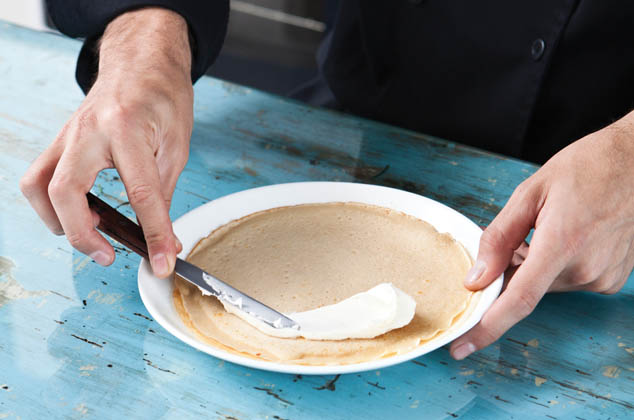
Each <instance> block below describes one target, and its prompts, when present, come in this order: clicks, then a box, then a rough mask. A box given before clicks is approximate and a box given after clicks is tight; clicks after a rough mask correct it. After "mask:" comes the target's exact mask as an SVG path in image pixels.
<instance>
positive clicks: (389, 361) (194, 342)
mask: <svg viewBox="0 0 634 420" xmlns="http://www.w3.org/2000/svg"><path fill="white" fill-rule="evenodd" d="M333 186H337V187H338V188H343V189H345V188H355V189H357V188H358V189H364V188H365V189H368V190H376V191H380V190H389V191H390V194H395V193H396V194H406V195H411V196H415V199H416V200H420V199H422V200H424V201H427V204H428V205H432V206H436V207H438V206H440V207H439V208H440V209H442V210H443V211H445V212H447V211H448V212H450V213H452V214H453V215H454V216H458V217H460V218H462V219H464V221H465V222H467V224H471V225H472V227H475V228H477V229H478V230H479V232H480V234H479V235H478V242H479V236H480V235H481V232H482V231H481V229H480V228H479V227H478V225H476V224H475V223H474V222H473V221H472V220H471V219H469V218H468V217H466V216H465V215H463V214H462V213H460V212H458V211H456V210H454V209H452V208H451V207H449V206H447V205H445V204H443V203H440V202H438V201H436V200H433V199H431V198H429V197H425V196H422V195H419V194H414V193H411V192H408V191H403V190H399V189H396V188H391V187H385V186H381V185H373V184H361V183H353V182H332V181H303V182H290V183H282V184H271V185H266V186H261V187H256V188H250V189H246V190H241V191H237V192H234V193H231V194H227V195H224V196H222V197H218V198H216V199H214V200H211V201H208V202H207V203H204V204H202V205H200V206H198V207H196V208H194V209H192V210H190V211H188V212H186V213H184V214H183V215H181V216H180V217H178V218H177V219H175V220H174V221H173V227H174V230H175V231H176V230H178V228H179V227H180V226H181V225H183V224H185V223H187V221H188V220H189V219H196V218H197V217H198V218H199V216H198V214H199V213H204V212H205V211H207V209H208V208H209V207H213V206H218V205H219V204H220V203H222V204H224V203H225V202H226V201H231V200H236V199H238V200H239V199H241V198H242V197H245V196H246V197H248V196H249V195H254V194H255V195H257V194H258V193H262V192H266V191H272V190H276V189H277V190H284V189H293V188H303V187H305V188H327V187H333ZM312 202H320V201H312ZM321 202H333V200H325V201H321ZM348 202H359V201H358V200H348ZM304 203H308V201H304ZM297 204H302V203H300V202H297V203H296V205H297ZM367 204H371V203H367ZM291 205H292V204H291ZM275 207H281V206H280V205H272V206H271V207H269V208H275ZM395 210H397V211H401V210H398V209H395ZM256 211H258V210H256ZM249 214H250V213H249ZM240 217H242V216H241V215H237V216H236V217H234V218H233V220H236V219H238V218H240ZM227 222H228V221H226V222H222V223H220V224H218V226H221V225H223V224H225V223H227ZM216 227H217V226H216ZM216 227H212V228H211V230H210V231H209V232H208V233H206V234H203V236H201V238H202V237H205V236H207V235H208V234H209V233H210V232H211V231H212V230H213V229H215V228H216ZM196 242H197V241H196ZM183 245H184V248H183V251H182V252H181V253H180V254H179V256H181V257H182V256H184V255H186V254H188V253H189V252H190V250H191V248H193V246H194V245H195V244H193V245H192V244H185V242H184V241H183ZM464 246H465V248H467V246H466V245H464ZM467 252H468V251H467ZM469 254H471V252H469ZM472 257H475V256H474V255H472ZM503 278H504V274H502V275H500V277H498V278H497V279H496V280H494V281H493V282H492V283H491V284H490V285H489V286H487V287H486V288H484V289H482V293H481V295H480V299H479V301H478V303H477V304H476V307H475V308H474V310H473V311H472V313H471V315H470V318H468V319H466V320H465V322H464V323H463V324H462V325H461V327H460V328H459V329H457V331H455V332H453V333H451V334H448V335H447V336H446V337H442V336H440V337H439V338H441V337H442V338H443V339H441V340H440V344H438V343H435V345H434V348H433V349H431V350H426V347H427V346H426V344H428V343H433V342H434V340H435V339H433V340H431V341H430V342H428V343H424V344H423V345H420V346H418V347H416V348H415V349H413V350H411V351H409V352H406V353H403V354H400V355H396V356H390V357H386V358H381V359H376V360H371V361H366V362H361V363H352V364H344V365H316V366H312V365H297V364H284V363H279V362H271V361H266V360H257V359H252V358H249V357H245V356H240V355H237V354H233V353H230V352H227V351H225V350H222V349H220V348H217V347H214V346H211V345H209V344H206V343H203V342H201V341H200V340H198V339H196V338H195V337H194V336H193V335H188V334H185V333H183V331H181V330H180V329H178V328H175V327H174V326H172V322H171V321H170V320H169V319H167V317H166V316H165V314H163V313H162V311H161V310H159V309H158V307H157V305H155V302H154V300H153V298H152V296H151V292H149V291H148V289H147V288H146V286H149V281H150V280H157V281H168V280H169V286H167V287H168V289H169V296H170V298H169V301H170V305H171V306H172V310H174V311H175V308H174V303H173V299H172V297H171V296H172V292H173V288H172V281H171V277H170V278H169V279H158V278H157V277H154V276H153V275H152V274H151V271H150V266H149V263H148V262H147V260H146V259H144V258H143V259H141V262H140V264H139V268H138V271H137V279H138V280H137V284H138V288H139V294H140V297H141V301H142V302H143V305H144V306H145V308H146V310H147V311H148V312H149V314H150V315H151V316H152V318H153V319H155V320H156V321H157V323H158V324H159V325H160V326H161V327H162V328H164V329H165V330H167V332H169V333H170V334H172V335H173V336H174V337H176V338H178V339H179V340H180V341H182V342H183V343H185V344H187V345H189V346H191V347H194V348H195V349H197V350H199V351H201V352H203V353H206V354H208V355H211V356H213V357H216V358H218V359H221V360H225V361H227V362H231V363H235V364H238V365H241V366H246V367H250V368H254V369H260V370H265V371H270V372H279V373H288V374H301V375H332V374H346V373H357V372H364V371H370V370H377V369H382V368H386V367H389V366H393V365H397V364H400V363H403V362H406V361H409V360H413V359H416V358H417V357H420V356H422V355H424V354H427V353H429V352H431V351H434V350H437V349H439V348H440V347H442V346H444V345H446V344H447V343H449V342H451V341H453V340H454V339H455V338H457V337H459V336H461V335H462V334H464V333H465V332H466V331H468V330H470V329H471V328H473V327H474V326H475V325H476V324H477V323H478V322H479V321H480V320H481V318H482V316H483V315H484V313H485V312H486V310H487V309H488V308H489V307H490V306H491V305H492V304H493V302H494V301H495V299H497V297H498V296H499V294H500V291H501V289H502V284H503ZM146 279H147V280H146ZM176 317H177V319H178V322H179V323H180V324H181V325H180V327H182V328H181V329H184V330H187V327H186V326H185V324H184V323H183V322H182V320H181V319H180V317H179V316H178V315H177V316H176Z"/></svg>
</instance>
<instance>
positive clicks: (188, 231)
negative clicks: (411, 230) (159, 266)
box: [139, 182, 502, 375]
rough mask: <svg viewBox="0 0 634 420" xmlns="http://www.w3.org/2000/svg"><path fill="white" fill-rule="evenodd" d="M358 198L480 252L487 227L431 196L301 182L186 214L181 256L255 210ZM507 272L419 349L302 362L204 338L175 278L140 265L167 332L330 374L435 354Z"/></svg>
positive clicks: (274, 366)
mask: <svg viewBox="0 0 634 420" xmlns="http://www.w3.org/2000/svg"><path fill="white" fill-rule="evenodd" d="M328 202H358V203H366V204H373V205H376V206H382V207H387V208H390V209H394V210H397V211H401V212H403V213H406V214H409V215H411V216H414V217H417V218H419V219H421V220H424V221H426V222H428V223H431V224H432V225H433V226H434V227H435V228H436V229H437V230H438V231H439V232H448V233H450V234H451V235H452V236H453V237H454V238H455V239H457V240H458V241H460V242H461V243H462V244H463V245H464V247H465V248H466V249H467V251H468V252H469V253H470V254H471V256H472V257H474V256H476V255H477V253H478V244H479V241H480V235H481V234H482V230H481V229H480V228H479V227H478V226H477V225H476V224H475V223H473V222H472V221H471V220H469V219H468V218H466V217H465V216H463V215H462V214H460V213H458V212H457V211H455V210H452V209H451V208H449V207H447V206H445V205H443V204H440V203H438V202H436V201H434V200H431V199H429V198H425V197H422V196H420V195H416V194H412V193H409V192H405V191H401V190H396V189H393V188H387V187H380V186H376V185H366V184H353V183H344V182H297V183H291V184H277V185H270V186H267V187H261V188H254V189H251V190H246V191H241V192H237V193H234V194H230V195H227V196H225V197H221V198H219V199H217V200H214V201H211V202H209V203H207V204H204V205H202V206H200V207H198V208H196V209H194V210H192V211H190V212H189V213H187V214H185V215H183V216H182V217H180V218H179V219H177V220H176V221H175V222H174V231H175V233H176V235H177V236H178V237H179V239H180V240H181V242H182V243H183V251H182V252H181V253H180V254H179V257H181V258H185V257H186V256H187V254H188V253H189V252H190V251H191V250H192V249H193V247H194V246H195V245H196V243H198V241H199V240H200V239H202V238H204V237H206V236H207V235H209V233H211V232H212V231H213V230H214V229H216V228H218V227H220V226H222V225H224V224H226V223H228V222H230V221H232V220H235V219H239V218H241V217H244V216H246V215H249V214H251V213H255V212H257V211H261V210H267V209H271V208H275V207H282V206H291V205H296V204H306V203H328ZM501 288H502V276H500V277H499V278H498V279H496V280H495V281H494V282H493V283H491V284H490V285H489V286H488V287H487V288H486V289H484V290H483V291H482V293H481V296H480V299H479V301H478V302H477V304H476V307H475V308H474V309H473V311H472V312H471V314H470V315H469V316H468V317H466V318H465V319H460V320H459V322H458V323H456V324H455V325H453V326H452V327H451V328H450V329H449V330H447V331H445V332H444V333H442V334H441V335H439V336H438V337H437V338H435V339H433V340H430V341H428V342H427V343H424V344H422V345H420V346H419V347H416V348H415V349H414V350H412V351H410V352H408V353H405V354H401V355H397V356H392V357H387V358H383V359H379V360H374V361H370V362H363V363H355V364H346V365H327V366H302V365H293V364H284V363H276V362H268V361H265V360H256V359H251V358H248V357H243V356H239V355H236V354H232V353H228V352H226V351H223V350H221V349H219V348H216V347H213V346H211V345H208V344H205V343H202V342H201V341H199V340H198V339H197V338H196V336H195V335H194V333H193V332H191V331H190V330H189V329H188V328H187V327H186V326H185V324H183V322H182V321H181V319H180V317H179V316H178V314H177V312H176V309H175V308H174V304H173V301H172V282H171V281H165V280H160V279H158V278H156V277H154V275H153V274H152V272H151V269H150V265H149V264H148V262H147V261H146V260H145V259H143V260H142V261H141V264H140V265H139V292H140V294H141V299H142V300H143V304H144V305H145V307H146V308H147V310H148V312H149V313H150V314H151V315H152V317H154V319H155V320H156V321H157V322H158V323H159V324H161V326H163V328H165V329H166V330H167V331H169V332H170V333H171V334H173V335H174V336H175V337H177V338H178V339H180V340H182V341H184V342H185V343H187V344H189V345H190V346H192V347H194V348H197V349H198V350H200V351H203V352H205V353H208V354H210V355H212V356H215V357H218V358H220V359H224V360H226V361H229V362H233V363H237V364H240V365H243V366H248V367H252V368H256V369H264V370H270V371H275V372H285V373H294V374H304V375H311V374H313V375H330V374H339V373H351V372H360V371H366V370H375V369H380V368H384V367H387V366H391V365H394V364H397V363H401V362H405V361H407V360H410V359H414V358H416V357H419V356H421V355H423V354H425V353H429V352H430V351H433V350H435V349H437V348H439V347H441V346H443V345H445V344H447V343H449V342H451V341H453V340H454V339H456V338H457V337H459V336H461V335H462V334H464V333H465V332H466V331H468V330H469V329H471V328H472V327H473V326H474V325H476V324H477V323H478V321H480V319H481V318H482V315H483V314H484V312H485V311H486V310H487V309H488V308H489V306H491V304H492V303H493V301H494V300H495V299H496V298H497V296H498V295H499V293H500V290H501Z"/></svg>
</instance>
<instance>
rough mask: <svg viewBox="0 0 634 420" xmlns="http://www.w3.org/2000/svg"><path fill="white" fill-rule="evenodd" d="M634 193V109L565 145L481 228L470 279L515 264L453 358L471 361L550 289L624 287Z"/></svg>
mask: <svg viewBox="0 0 634 420" xmlns="http://www.w3.org/2000/svg"><path fill="white" fill-rule="evenodd" d="M633 198H634V112H633V113H630V114H629V115H627V116H626V117H624V118H623V119H621V120H620V121H617V122H616V123H614V124H612V125H611V126H609V127H607V128H605V129H603V130H600V131H597V132H595V133H593V134H590V135H588V136H586V137H584V138H582V139H581V140H579V141H577V142H575V143H573V144H571V145H570V146H568V147H566V148H565V149H563V150H562V151H560V152H559V153H557V154H556V155H555V156H553V157H552V158H551V159H550V160H549V161H548V162H546V164H545V165H544V166H543V167H542V168H541V169H539V170H538V171H537V172H536V173H535V174H534V175H533V176H531V177H530V178H528V179H527V180H526V181H524V182H523V183H522V184H521V185H520V186H518V187H517V188H516V189H515V192H514V193H513V195H512V196H511V198H510V200H509V201H508V203H507V204H506V206H505V207H504V208H503V209H502V211H501V212H500V214H498V216H497V217H496V218H495V219H494V220H493V222H491V224H490V225H489V226H488V227H487V229H486V230H485V231H484V233H483V234H482V238H481V240H480V250H479V253H478V258H477V260H476V263H475V264H474V266H473V268H472V269H471V271H470V272H469V273H468V275H467V278H466V279H465V286H466V287H467V288H469V289H472V290H478V289H481V288H483V287H486V286H487V285H488V284H490V283H491V282H492V281H493V280H494V279H496V278H497V277H498V276H499V275H500V274H502V272H504V270H506V269H507V267H509V264H511V266H512V267H511V269H510V270H509V271H507V275H508V274H511V276H510V279H509V280H508V283H507V287H506V289H505V290H504V292H503V293H502V294H501V295H500V297H499V298H498V299H497V301H496V302H495V303H494V304H493V305H492V306H491V308H489V310H488V311H487V312H486V313H485V314H484V317H483V318H482V320H481V321H480V323H479V324H478V325H477V326H476V327H474V328H473V329H472V330H470V331H469V332H467V333H466V334H465V335H463V336H462V337H460V338H458V339H457V340H456V341H454V342H453V344H452V345H451V354H452V356H453V357H454V358H456V359H458V360H461V359H464V358H465V357H467V356H468V355H469V354H471V353H472V352H474V351H476V350H480V349H482V348H484V347H486V346H488V345H489V344H491V343H493V342H494V341H496V340H497V339H498V338H500V337H501V336H502V334H504V333H505V332H506V331H507V330H508V329H509V328H511V327H512V326H513V325H515V324H516V323H517V322H519V321H520V320H521V319H523V318H524V317H526V316H528V315H529V314H530V313H531V312H532V311H533V309H534V308H535V306H536V305H537V303H538V302H539V301H540V299H541V298H542V297H543V296H544V294H545V293H547V292H561V291H569V290H587V291H592V292H598V293H605V294H612V293H616V292H617V291H619V290H620V289H621V288H622V287H623V285H624V284H625V282H626V281H627V278H628V276H629V274H630V273H631V272H632V268H633V267H634V247H633V246H632V243H633V241H634V201H633ZM532 228H535V232H534V234H533V237H532V239H531V243H530V246H529V247H526V244H525V243H524V239H525V238H526V236H527V235H528V233H529V232H530V230H531V229H532ZM516 251H518V252H516ZM512 259H513V261H512ZM518 259H519V261H517V260H518ZM522 260H523V261H522Z"/></svg>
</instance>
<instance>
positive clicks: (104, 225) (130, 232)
mask: <svg viewBox="0 0 634 420" xmlns="http://www.w3.org/2000/svg"><path fill="white" fill-rule="evenodd" d="M86 198H88V206H89V207H90V208H91V209H93V210H94V211H95V212H96V213H97V214H98V215H99V225H98V226H97V229H99V230H100V231H102V232H103V233H105V234H106V235H108V236H110V237H111V238H112V239H115V240H116V241H118V242H121V243H122V244H123V245H125V246H127V247H128V248H130V249H131V250H132V251H134V252H136V253H137V254H139V255H140V256H142V257H144V258H148V252H147V244H146V243H145V236H143V230H142V229H141V226H139V225H137V224H136V223H134V222H133V221H132V220H130V219H128V218H127V217H125V216H124V215H123V214H121V213H119V212H118V211H116V210H115V209H113V208H112V207H110V205H108V203H106V202H105V201H103V200H101V199H100V198H98V197H97V196H95V195H94V194H92V193H88V194H86Z"/></svg>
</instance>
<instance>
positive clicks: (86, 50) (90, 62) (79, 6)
mask: <svg viewBox="0 0 634 420" xmlns="http://www.w3.org/2000/svg"><path fill="white" fill-rule="evenodd" d="M47 4H48V10H49V13H50V15H51V19H52V20H53V22H54V23H55V25H56V26H57V29H58V30H59V31H61V32H62V33H64V34H66V35H68V36H71V37H74V38H78V37H81V38H85V41H84V45H83V47H82V49H81V52H80V53H79V57H78V59H77V68H76V72H75V77H76V79H77V82H78V83H79V85H80V86H81V88H82V89H83V91H84V92H88V90H90V87H91V86H92V84H93V83H94V81H95V78H96V76H97V71H98V68H99V51H98V50H97V43H98V41H99V38H100V37H101V35H102V34H103V32H104V30H105V28H106V26H107V25H108V23H109V22H110V21H111V20H113V19H114V18H116V17H117V16H119V15H120V14H122V13H125V12H127V11H129V10H132V9H138V8H140V7H147V6H154V7H164V8H166V9H170V10H173V11H175V12H177V13H179V14H180V15H181V16H183V17H184V18H185V20H186V21H187V23H188V26H189V32H190V44H191V46H192V74H191V76H192V81H193V82H195V81H196V80H198V78H200V77H201V76H202V75H203V74H204V73H205V71H206V70H207V69H208V68H209V67H210V66H211V65H212V64H213V62H214V60H215V59H216V57H217V56H218V52H219V51H220V48H221V47H222V42H223V40H224V37H225V33H226V31H227V21H228V19H229V1H228V0H204V1H201V0H108V1H94V0H47Z"/></svg>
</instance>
